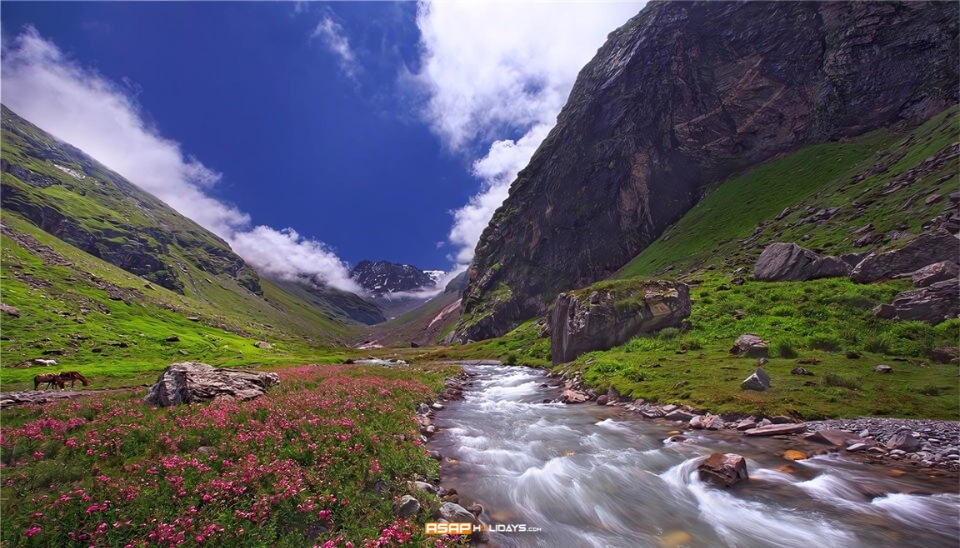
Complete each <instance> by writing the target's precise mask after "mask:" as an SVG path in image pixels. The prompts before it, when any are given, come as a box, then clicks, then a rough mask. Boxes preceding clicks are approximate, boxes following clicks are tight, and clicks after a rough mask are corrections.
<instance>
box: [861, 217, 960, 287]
mask: <svg viewBox="0 0 960 548" xmlns="http://www.w3.org/2000/svg"><path fill="white" fill-rule="evenodd" d="M957 246H958V242H957V238H956V237H955V236H953V235H952V234H950V233H949V232H947V231H946V230H942V229H941V230H936V231H933V232H930V233H927V234H922V235H920V236H918V237H916V238H914V239H913V240H911V241H910V242H908V243H907V245H905V246H903V247H902V248H900V249H894V250H891V251H885V252H882V253H871V254H870V255H868V256H867V257H866V258H865V259H863V260H862V261H860V264H858V265H857V266H856V267H855V268H854V269H853V271H852V272H851V273H850V279H851V280H853V281H854V282H857V283H870V282H875V281H877V280H882V279H889V278H893V277H895V276H897V275H902V274H910V273H912V272H914V271H916V270H917V269H918V268H923V267H925V266H927V265H931V264H934V263H938V262H941V261H956V260H957Z"/></svg>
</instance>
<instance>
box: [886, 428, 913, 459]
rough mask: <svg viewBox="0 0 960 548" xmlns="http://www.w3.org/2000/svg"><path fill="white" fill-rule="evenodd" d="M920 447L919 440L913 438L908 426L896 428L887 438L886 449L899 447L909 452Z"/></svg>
mask: <svg viewBox="0 0 960 548" xmlns="http://www.w3.org/2000/svg"><path fill="white" fill-rule="evenodd" d="M918 447H920V440H918V439H917V438H915V437H914V436H913V434H912V433H911V432H910V429H909V428H901V429H900V430H897V432H896V433H894V434H893V435H892V436H890V439H889V440H887V449H899V450H901V451H906V452H907V453H910V452H912V451H916V450H917V448H918Z"/></svg>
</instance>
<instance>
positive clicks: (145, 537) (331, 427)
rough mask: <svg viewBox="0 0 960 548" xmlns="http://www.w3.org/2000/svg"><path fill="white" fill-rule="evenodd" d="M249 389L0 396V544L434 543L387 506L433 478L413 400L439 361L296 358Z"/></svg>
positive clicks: (435, 386)
mask: <svg viewBox="0 0 960 548" xmlns="http://www.w3.org/2000/svg"><path fill="white" fill-rule="evenodd" d="M278 373H279V374H280V378H281V384H280V386H278V387H276V388H273V389H272V390H271V391H270V392H269V393H268V394H267V395H266V396H263V397H261V398H258V399H256V400H253V401H249V402H234V401H217V402H213V403H209V404H201V405H191V406H180V407H176V408H163V409H157V408H151V407H148V406H146V405H144V404H143V397H144V395H145V392H144V391H143V390H139V391H136V392H129V393H115V394H109V395H102V396H91V397H86V398H81V399H78V400H75V401H68V402H64V403H58V404H52V405H44V406H36V405H35V406H26V407H20V408H13V409H8V410H4V411H3V415H2V423H3V424H2V428H0V434H2V439H0V463H2V464H0V466H2V470H0V471H2V474H0V481H2V500H3V502H2V507H0V510H2V517H0V519H2V531H0V545H3V546H67V545H76V546H111V547H134V546H163V547H166V546H196V545H203V546H297V547H301V546H323V547H325V548H332V547H335V546H336V547H357V548H359V547H379V546H396V545H425V546H447V545H454V544H455V542H456V541H455V540H452V539H437V537H424V536H423V535H422V534H421V529H422V522H423V521H425V518H424V517H421V518H418V519H412V520H410V521H404V520H401V519H397V518H395V517H394V515H393V512H392V510H391V503H392V502H393V501H394V500H396V499H398V498H399V497H400V496H401V495H403V494H405V491H404V486H405V485H406V481H407V480H409V479H413V478H414V477H417V478H420V479H428V480H429V479H433V478H436V476H437V474H438V465H437V462H436V461H434V460H432V459H430V458H429V457H428V456H426V452H425V450H424V448H423V446H421V445H420V441H419V434H418V431H417V423H416V422H415V420H414V409H415V406H416V403H417V402H420V401H424V400H429V399H432V398H433V397H434V396H435V395H436V394H437V391H438V390H439V388H440V387H441V386H442V385H443V377H445V376H450V375H452V374H454V373H455V370H451V368H439V367H438V368H432V369H431V368H428V369H426V370H423V371H417V372H399V371H393V370H390V369H386V368H362V367H353V366H306V367H299V368H295V369H286V370H282V371H279V372H278Z"/></svg>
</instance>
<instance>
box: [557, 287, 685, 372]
mask: <svg viewBox="0 0 960 548" xmlns="http://www.w3.org/2000/svg"><path fill="white" fill-rule="evenodd" d="M689 315H690V291H689V289H688V288H687V286H686V285H685V284H682V283H678V282H666V281H655V282H647V283H645V284H643V285H642V286H640V287H631V288H625V289H618V290H599V291H590V292H589V294H578V293H564V294H561V295H560V296H558V297H557V302H556V306H555V307H554V309H553V314H552V315H551V316H550V350H551V354H552V357H553V363H554V365H556V364H560V363H566V362H569V361H571V360H573V359H575V358H576V357H577V356H579V355H580V354H583V353H585V352H590V351H592V350H606V349H608V348H613V347H614V346H617V345H620V344H623V343H625V342H627V341H628V340H630V338H631V337H633V336H634V335H637V334H638V333H646V332H650V331H655V330H658V329H663V328H664V327H675V326H678V325H680V322H681V321H682V320H683V319H684V318H686V317H688V316H689Z"/></svg>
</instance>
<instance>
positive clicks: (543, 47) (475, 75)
mask: <svg viewBox="0 0 960 548" xmlns="http://www.w3.org/2000/svg"><path fill="white" fill-rule="evenodd" d="M506 6H507V5H506V4H503V3H500V2H485V1H479V2H432V3H426V2H424V3H421V4H420V6H419V10H418V15H417V25H418V26H419V28H420V32H421V47H422V52H423V53H422V56H421V67H420V71H419V73H418V74H416V75H415V76H414V79H415V81H417V82H418V83H419V84H420V85H421V86H423V87H425V88H426V89H427V91H428V93H429V94H430V98H429V101H428V103H427V106H426V109H425V112H424V118H425V119H426V121H427V122H428V123H429V125H430V127H431V129H432V130H433V131H434V132H435V133H436V134H437V135H438V136H440V138H441V139H442V140H443V142H444V143H445V144H446V145H447V146H448V147H449V148H451V149H453V150H459V151H462V152H466V151H468V150H469V148H470V146H471V145H477V144H483V143H490V142H493V144H492V145H490V148H489V150H488V151H487V153H486V155H485V156H484V157H482V158H479V159H477V160H476V161H475V162H474V164H473V174H474V176H476V177H477V178H478V179H479V180H480V181H481V189H480V192H479V193H478V194H477V195H476V196H474V197H473V198H471V199H470V201H469V203H467V204H466V205H465V206H463V207H462V208H460V209H459V210H457V211H455V212H454V226H453V228H452V229H451V231H450V235H449V240H450V243H452V244H454V245H455V246H457V247H458V248H459V251H458V253H457V255H456V256H455V259H456V260H457V262H459V263H467V262H469V261H470V260H471V259H472V258H473V249H474V247H475V246H476V244H477V241H478V240H479V238H480V234H481V233H482V232H483V229H484V228H486V226H487V224H488V223H489V221H490V218H491V217H492V216H493V213H494V211H496V209H497V208H498V207H499V206H500V205H501V204H502V203H503V200H504V199H505V198H506V196H507V191H508V190H509V187H510V183H511V182H512V181H513V179H514V178H515V177H516V175H517V172H519V171H520V170H521V169H522V168H523V167H525V166H526V164H527V163H528V162H529V160H530V157H531V156H532V155H533V153H534V152H535V151H536V149H537V147H538V146H539V145H540V142H541V141H542V140H543V139H544V137H546V135H547V134H548V133H549V131H550V129H552V128H553V126H554V125H555V123H556V117H557V114H559V113H560V109H561V108H562V107H563V105H564V103H565V102H566V100H567V96H568V95H569V93H570V89H571V88H572V87H573V83H574V81H575V79H576V76H577V73H578V72H579V71H580V69H581V68H583V66H584V65H585V64H586V63H587V62H588V61H590V59H591V58H593V56H594V54H595V53H596V51H597V49H598V48H599V47H600V46H601V45H603V42H604V41H605V40H606V37H607V34H609V33H610V32H612V31H614V30H615V29H617V28H618V27H620V26H621V25H623V24H624V23H626V22H627V20H628V19H629V18H630V17H632V16H634V15H636V14H637V13H638V12H639V11H640V8H641V7H642V6H643V2H557V3H546V2H516V3H510V4H509V9H506ZM516 134H521V135H522V137H520V138H519V139H516V140H511V139H508V138H505V137H507V136H511V135H516Z"/></svg>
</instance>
